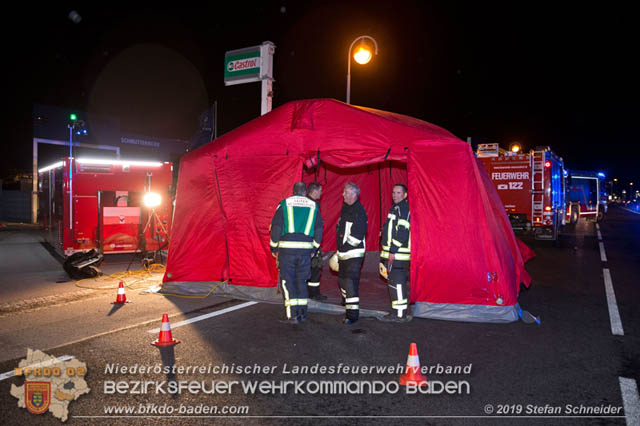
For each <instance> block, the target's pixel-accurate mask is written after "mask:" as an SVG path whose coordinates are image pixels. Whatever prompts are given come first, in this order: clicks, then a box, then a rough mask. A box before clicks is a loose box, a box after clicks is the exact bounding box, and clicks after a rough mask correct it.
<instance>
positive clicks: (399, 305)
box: [391, 284, 407, 318]
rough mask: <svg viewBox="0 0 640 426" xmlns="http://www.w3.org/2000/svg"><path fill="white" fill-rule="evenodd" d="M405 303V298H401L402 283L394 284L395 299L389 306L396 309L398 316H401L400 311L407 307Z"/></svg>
mask: <svg viewBox="0 0 640 426" xmlns="http://www.w3.org/2000/svg"><path fill="white" fill-rule="evenodd" d="M400 302H404V303H400ZM406 303H407V299H403V296H402V284H396V301H394V302H391V307H392V308H393V309H395V310H396V311H397V314H398V317H399V318H400V317H402V313H403V312H404V310H405V309H407V305H406Z"/></svg>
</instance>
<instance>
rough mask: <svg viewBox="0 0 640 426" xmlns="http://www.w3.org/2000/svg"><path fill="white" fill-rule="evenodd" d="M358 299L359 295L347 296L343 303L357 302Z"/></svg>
mask: <svg viewBox="0 0 640 426" xmlns="http://www.w3.org/2000/svg"><path fill="white" fill-rule="evenodd" d="M359 301H360V298H359V297H349V298H348V299H345V301H344V303H358V302H359Z"/></svg>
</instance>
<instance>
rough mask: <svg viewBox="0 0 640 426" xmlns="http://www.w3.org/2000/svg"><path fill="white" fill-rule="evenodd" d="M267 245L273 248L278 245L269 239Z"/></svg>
mask: <svg viewBox="0 0 640 426" xmlns="http://www.w3.org/2000/svg"><path fill="white" fill-rule="evenodd" d="M269 245H270V246H271V247H274V248H275V247H278V243H274V242H273V240H269Z"/></svg>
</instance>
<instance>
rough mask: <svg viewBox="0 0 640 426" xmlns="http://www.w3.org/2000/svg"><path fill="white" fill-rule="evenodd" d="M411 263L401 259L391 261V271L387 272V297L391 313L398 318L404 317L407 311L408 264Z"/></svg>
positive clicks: (408, 293) (408, 292)
mask: <svg viewBox="0 0 640 426" xmlns="http://www.w3.org/2000/svg"><path fill="white" fill-rule="evenodd" d="M410 264H411V263H410V262H407V261H403V260H396V261H395V262H393V266H392V267H391V272H389V280H388V283H387V286H388V287H389V297H390V298H391V308H392V309H393V314H394V315H395V316H397V317H398V318H404V317H406V316H407V314H408V313H409V295H410V291H409V290H410V289H409V282H408V281H407V276H408V275H409V265H410Z"/></svg>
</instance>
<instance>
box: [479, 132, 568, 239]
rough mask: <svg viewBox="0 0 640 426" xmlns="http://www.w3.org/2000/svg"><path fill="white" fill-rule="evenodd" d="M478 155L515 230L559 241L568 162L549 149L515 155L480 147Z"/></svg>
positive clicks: (492, 146) (493, 145)
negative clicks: (565, 173)
mask: <svg viewBox="0 0 640 426" xmlns="http://www.w3.org/2000/svg"><path fill="white" fill-rule="evenodd" d="M476 156H477V157H478V159H479V160H480V161H481V162H482V164H483V165H484V167H485V169H486V170H487V172H488V173H489V177H490V178H491V181H492V182H493V184H494V186H495V187H496V190H497V191H498V195H499V196H500V199H501V200H502V203H503V204H504V208H505V210H506V212H507V215H508V216H509V220H510V221H511V225H512V227H513V228H514V229H520V230H525V231H532V232H534V234H535V237H536V239H544V240H556V239H557V238H558V231H559V227H560V226H562V225H565V223H566V213H565V208H566V207H565V180H564V162H563V160H562V158H561V157H559V156H557V155H556V154H554V153H553V151H551V149H550V148H549V147H536V149H534V150H531V151H530V152H528V153H513V152H510V151H505V150H504V149H501V148H500V147H499V145H498V144H497V143H486V144H479V145H478V149H477V151H476Z"/></svg>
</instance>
